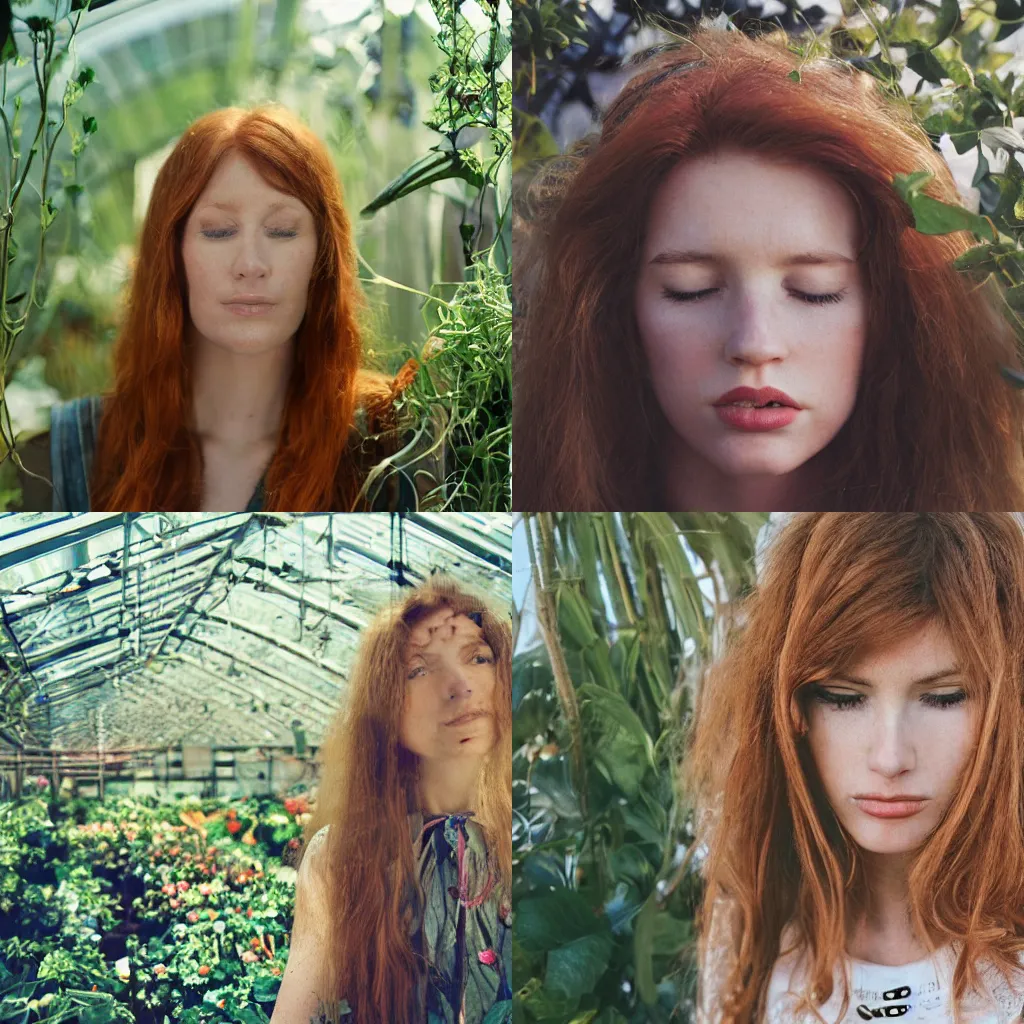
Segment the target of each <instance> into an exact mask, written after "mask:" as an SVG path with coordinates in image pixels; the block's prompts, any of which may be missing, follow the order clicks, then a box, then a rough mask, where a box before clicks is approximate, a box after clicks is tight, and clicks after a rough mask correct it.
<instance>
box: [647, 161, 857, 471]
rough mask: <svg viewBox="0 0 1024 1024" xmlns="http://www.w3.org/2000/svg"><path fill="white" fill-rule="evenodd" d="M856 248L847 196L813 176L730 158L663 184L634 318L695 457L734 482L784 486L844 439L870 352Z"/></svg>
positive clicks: (679, 171)
mask: <svg viewBox="0 0 1024 1024" xmlns="http://www.w3.org/2000/svg"><path fill="white" fill-rule="evenodd" d="M857 240H858V224H857V216H856V210H855V207H854V205H853V201H852V199H851V197H850V196H849V194H848V193H847V192H846V191H845V190H844V189H843V188H842V187H841V186H840V185H838V184H837V183H835V182H834V181H832V180H831V179H830V178H828V177H826V176H825V175H824V174H822V173H820V172H818V171H815V170H813V169H811V168H807V167H803V166H798V165H786V164H780V163H775V162H771V161H768V160H765V159H763V158H761V157H758V156H754V155H751V154H746V153H740V152H732V151H727V152H720V153H717V154H712V155H709V156H705V157H701V158H698V159H694V160H691V161H688V162H686V163H683V164H681V165H680V166H679V167H677V168H676V169H675V170H674V171H673V172H672V173H671V174H669V176H668V177H667V178H666V179H665V180H664V182H663V183H662V185H661V187H660V188H659V189H658V191H657V192H656V193H655V196H654V200H653V202H652V204H651V209H650V215H649V219H648V222H647V231H646V238H645V242H644V246H643V254H642V259H641V267H640V271H639V275H638V278H637V285H636V291H635V309H636V318H637V325H638V328H639V331H640V337H641V340H642V342H643V346H644V350H645V352H646V355H647V360H648V363H649V365H650V370H651V380H652V383H653V388H654V392H655V394H656V396H657V399H658V403H659V404H660V406H661V409H662V411H663V412H664V414H665V417H666V418H667V420H668V422H669V424H670V426H671V427H672V430H673V431H674V433H675V434H676V436H677V438H678V439H679V440H680V441H681V442H682V443H683V445H684V446H685V448H686V449H688V450H689V451H690V452H691V453H692V454H694V455H696V456H698V457H699V458H701V459H703V460H705V461H706V462H708V463H710V464H711V465H712V466H714V467H715V468H716V469H717V470H718V471H719V472H721V473H723V474H725V475H727V476H745V475H750V474H767V475H779V474H784V473H789V472H791V471H792V470H794V469H796V468H798V467H799V466H801V465H802V464H803V463H805V462H806V461H807V460H808V459H810V458H811V457H812V456H814V455H816V454H817V453H818V452H820V451H821V450H822V449H823V448H825V447H826V446H827V445H828V443H829V442H830V441H831V440H832V439H833V438H834V437H835V436H836V434H837V433H838V432H839V429H840V428H841V427H842V425H843V424H844V423H845V422H846V420H847V418H848V417H849V415H850V413H851V411H852V410H853V406H854V402H855V400H856V397H857V383H858V379H859V376H860V368H861V354H862V351H863V348H864V333H865V299H864V294H863V291H862V286H861V277H860V271H859V267H858V264H857V261H856V254H857ZM737 389H739V390H737ZM766 389H774V391H772V390H766ZM758 392H760V393H758ZM773 402H777V403H779V404H770V403H773Z"/></svg>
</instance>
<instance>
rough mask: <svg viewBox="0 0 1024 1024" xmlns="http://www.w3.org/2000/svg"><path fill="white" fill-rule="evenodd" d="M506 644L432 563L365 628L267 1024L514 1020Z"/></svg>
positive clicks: (332, 738) (479, 608)
mask: <svg viewBox="0 0 1024 1024" xmlns="http://www.w3.org/2000/svg"><path fill="white" fill-rule="evenodd" d="M511 659H512V638H511V628H510V624H509V621H508V618H507V617H506V616H504V615H501V614H499V613H498V612H496V611H492V610H490V609H488V608H487V607H486V606H485V605H484V604H483V603H482V602H481V601H480V600H478V599H477V598H476V597H474V596H472V595H471V594H468V593H466V592H464V591H463V590H462V589H461V588H460V587H459V586H458V585H457V584H456V583H454V582H453V581H451V580H448V579H445V578H443V577H433V578H432V579H431V580H430V581H429V582H428V583H426V584H424V585H423V586H422V587H420V588H419V589H417V590H415V591H413V592H411V593H410V594H409V596H408V597H407V598H406V599H405V600H404V601H403V602H401V603H400V604H397V605H395V606H394V607H391V608H388V609H386V610H384V611H383V612H382V613H381V614H380V616H378V618H377V620H376V621H375V622H374V623H373V624H372V625H371V626H370V627H369V628H368V629H367V630H366V632H365V634H364V637H363V641H362V644H361V647H360V650H359V654H358V657H357V660H356V664H355V667H354V669H353V672H352V675H351V678H350V679H349V681H348V687H349V693H348V699H347V705H346V707H345V709H344V710H343V712H342V713H341V714H340V715H339V716H338V718H337V720H336V721H335V723H334V726H333V728H332V730H331V732H330V734H329V736H328V738H327V739H326V741H325V743H324V746H323V747H322V748H321V759H322V762H323V769H322V776H321V780H320V786H319V796H318V798H317V801H316V804H315V807H314V812H313V819H312V820H311V821H310V822H309V824H308V826H307V838H308V840H309V842H308V845H307V846H306V848H305V849H304V851H303V858H302V862H301V865H300V868H299V876H298V882H297V886H296V904H295V926H294V932H293V935H292V945H291V952H290V953H289V956H288V968H287V970H286V972H285V975H284V979H283V982H282V985H281V991H280V994H279V996H278V999H277V1004H276V1006H275V1008H274V1016H273V1018H272V1024H310V1021H311V1020H315V1021H318V1022H319V1021H338V1020H340V1021H342V1022H343V1024H370V1022H374V1024H376V1022H381V1021H388V1022H389V1024H481V1022H482V1021H484V1020H485V1019H486V1021H487V1024H511V1020H512V993H511V985H512V937H511V930H510V928H511V920H512V917H511V915H512V909H511V906H512V905H511V889H510V885H511V873H512V731H511V721H512V661H511ZM346 1014H347V1015H346Z"/></svg>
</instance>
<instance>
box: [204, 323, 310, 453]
mask: <svg viewBox="0 0 1024 1024" xmlns="http://www.w3.org/2000/svg"><path fill="white" fill-rule="evenodd" d="M293 347H294V342H289V343H288V344H286V345H279V346H277V347H276V348H273V349H269V350H268V351H266V352H260V353H257V354H255V355H242V354H239V353H236V352H232V351H230V350H229V349H227V348H224V347H223V346H221V345H215V344H213V343H212V342H210V341H207V340H206V339H204V338H202V337H195V338H194V344H193V346H192V352H193V386H192V402H193V410H194V417H195V431H196V434H197V435H198V437H199V440H200V443H201V444H205V443H210V442H212V443H213V444H215V445H217V446H218V447H220V448H223V449H235V450H238V451H240V452H241V451H246V450H251V449H253V448H256V447H260V446H266V445H268V444H270V445H272V446H276V444H277V438H278V434H279V432H280V429H281V419H282V417H283V415H284V407H285V401H286V399H287V395H288V381H289V378H290V376H291V368H292V354H293Z"/></svg>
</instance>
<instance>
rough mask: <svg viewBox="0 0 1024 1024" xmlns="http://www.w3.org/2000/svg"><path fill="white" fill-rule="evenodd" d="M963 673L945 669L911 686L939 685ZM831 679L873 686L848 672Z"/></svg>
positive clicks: (955, 668) (922, 677) (924, 677)
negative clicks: (940, 682) (940, 681)
mask: <svg viewBox="0 0 1024 1024" xmlns="http://www.w3.org/2000/svg"><path fill="white" fill-rule="evenodd" d="M962 674H963V673H962V672H961V671H960V669H958V668H957V667H956V666H953V667H952V668H944V669H941V670H940V671H938V672H933V673H932V674H931V675H928V676H921V678H920V679H915V680H913V681H912V682H911V684H910V685H911V686H922V685H924V684H926V683H937V682H938V681H939V680H940V679H948V678H949V677H950V676H959V675H962ZM829 678H831V679H838V680H842V682H844V683H855V684H856V685H858V686H871V685H872V684H871V683H869V682H868V680H866V679H860V678H858V677H857V676H852V675H850V674H849V673H848V672H837V673H836V674H835V675H834V676H830V677H829Z"/></svg>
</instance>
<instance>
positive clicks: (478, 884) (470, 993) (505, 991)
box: [310, 812, 512, 1024]
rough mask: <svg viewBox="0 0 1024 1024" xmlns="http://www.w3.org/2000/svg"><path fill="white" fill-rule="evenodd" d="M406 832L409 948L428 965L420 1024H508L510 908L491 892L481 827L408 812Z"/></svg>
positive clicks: (462, 818) (454, 817)
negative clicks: (415, 889)
mask: <svg viewBox="0 0 1024 1024" xmlns="http://www.w3.org/2000/svg"><path fill="white" fill-rule="evenodd" d="M329 827H330V826H326V825H325V826H324V828H322V829H321V830H320V831H319V832H317V834H316V836H314V837H313V839H312V840H311V841H310V845H312V843H313V842H316V841H317V840H318V839H319V838H320V837H321V836H322V835H324V833H326V832H327V830H328V828H329ZM409 834H410V838H411V840H412V843H413V850H414V856H415V858H416V877H417V881H418V883H419V891H420V893H421V894H422V900H421V901H418V905H417V907H416V913H415V914H414V920H413V925H412V943H413V948H414V949H415V950H416V951H417V952H418V953H419V954H420V955H421V956H422V957H423V958H424V960H425V961H426V963H427V965H428V970H427V974H426V976H425V977H424V980H423V987H422V988H421V990H420V996H419V1004H420V1005H421V1006H425V1007H426V1018H425V1022H424V1024H511V1021H512V907H511V904H509V903H506V902H501V901H500V900H499V898H498V896H497V894H496V892H495V888H494V878H493V877H492V876H491V874H490V871H489V870H488V866H487V850H486V847H485V845H484V835H483V830H482V829H481V828H480V826H479V825H478V824H477V823H476V822H475V821H473V820H472V812H467V813H465V814H449V815H437V816H432V817H424V816H423V815H422V814H411V815H410V816H409ZM342 1006H343V1009H347V1004H342ZM342 1024H348V1016H347V1015H343V1016H342Z"/></svg>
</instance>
